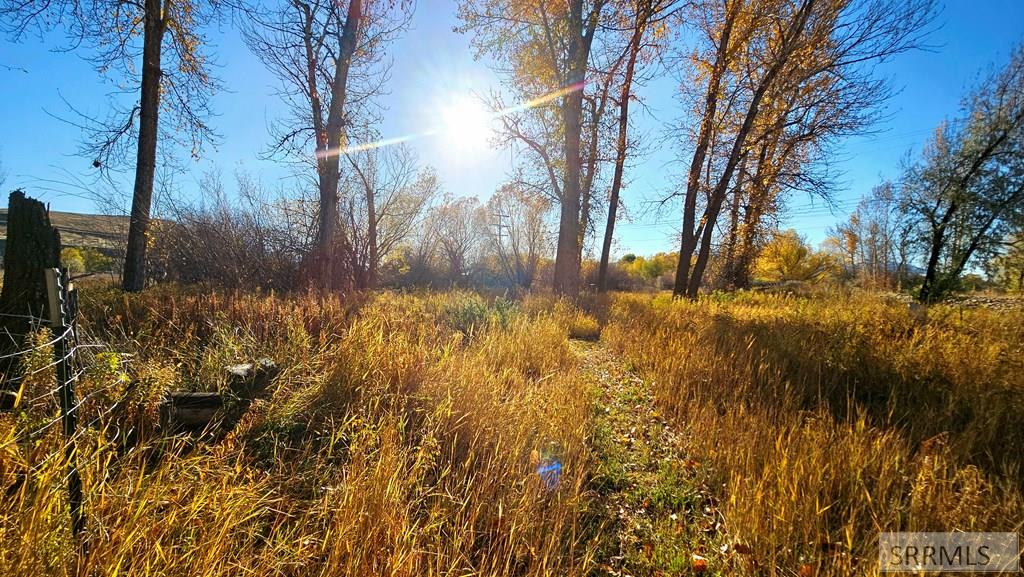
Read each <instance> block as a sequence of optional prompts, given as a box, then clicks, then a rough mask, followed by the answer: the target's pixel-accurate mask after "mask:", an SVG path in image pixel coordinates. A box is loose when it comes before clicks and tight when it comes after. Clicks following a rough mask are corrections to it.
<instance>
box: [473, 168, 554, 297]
mask: <svg viewBox="0 0 1024 577" xmlns="http://www.w3.org/2000/svg"><path fill="white" fill-rule="evenodd" d="M550 208H551V204H550V202H549V201H548V199H546V198H545V197H543V196H540V195H538V194H536V193H533V192H530V191H529V190H528V189H524V188H523V187H521V186H518V185H516V184H515V183H509V184H505V185H502V186H501V187H500V188H498V190H497V191H496V192H495V193H494V195H492V196H491V198H490V199H489V200H488V201H487V205H486V207H485V213H486V215H487V220H488V223H487V227H486V232H487V237H488V240H489V241H490V242H489V244H490V247H491V249H492V250H493V251H494V254H495V255H496V256H497V259H498V264H499V266H500V267H501V271H502V273H503V275H504V276H505V279H506V281H507V282H508V284H509V286H511V287H513V288H522V289H529V288H530V287H531V286H532V285H533V281H534V279H535V278H536V276H537V267H538V265H539V264H540V259H541V258H542V257H544V256H547V255H548V250H549V248H550V246H551V243H550V240H551V234H550V232H549V230H548V222H547V214H548V212H549V211H550Z"/></svg>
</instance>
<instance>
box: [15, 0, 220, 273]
mask: <svg viewBox="0 0 1024 577" xmlns="http://www.w3.org/2000/svg"><path fill="white" fill-rule="evenodd" d="M221 6H222V2H220V1H219V0H48V1H45V2H37V1H34V0H0V17H2V20H3V23H4V27H5V29H6V31H7V32H9V33H10V34H11V35H12V36H13V37H14V38H15V39H20V38H21V37H23V36H24V35H25V34H26V33H29V32H30V31H33V30H36V31H38V32H40V33H41V34H42V33H45V32H46V31H48V30H50V29H52V28H58V27H59V28H63V29H64V31H65V32H66V34H67V36H68V38H69V41H70V47H69V48H70V49H77V48H79V47H83V46H84V47H86V48H88V49H89V56H88V57H87V58H88V60H89V61H90V62H91V63H92V64H93V65H94V67H95V68H96V70H97V71H98V72H99V73H101V74H103V75H105V76H106V75H113V76H115V77H116V79H117V82H118V85H119V86H120V87H122V88H121V90H120V91H122V92H125V93H133V92H134V93H137V94H138V100H137V101H135V102H133V103H132V104H131V105H129V106H127V107H125V106H122V105H121V104H120V101H119V100H118V99H111V104H112V107H111V109H110V112H109V114H108V115H107V116H106V117H105V118H90V117H84V120H83V122H82V124H81V127H82V128H83V129H85V131H86V132H87V134H88V137H87V142H86V143H85V144H84V145H83V147H82V152H83V153H84V154H88V155H89V156H90V157H91V158H92V159H94V160H93V163H94V165H95V166H96V167H98V168H101V169H115V168H116V167H118V166H123V165H124V164H125V163H126V162H129V161H130V157H131V154H132V153H133V152H134V168H135V184H134V188H133V192H132V207H131V219H130V224H129V228H128V243H127V251H126V254H125V263H124V273H123V279H122V281H123V286H124V289H125V290H127V291H139V290H142V288H143V287H144V286H145V283H146V247H147V237H148V234H149V229H150V210H151V207H152V201H153V183H154V179H155V177H156V168H157V143H158V141H162V142H163V141H168V140H170V141H173V142H177V143H178V144H181V145H184V146H185V147H186V148H189V149H190V150H191V153H192V156H194V157H198V156H199V154H200V151H201V148H202V146H203V144H204V143H206V142H208V141H209V140H210V139H211V138H212V137H213V136H214V134H213V132H212V130H211V128H210V126H209V125H208V124H207V118H208V117H209V114H210V108H209V99H210V95H211V93H212V92H213V91H214V90H215V89H216V88H217V87H218V83H217V81H216V79H215V78H214V77H213V76H211V75H210V70H209V69H210V63H209V61H208V59H207V56H206V55H205V53H204V52H203V47H204V46H205V45H206V44H207V39H206V38H205V37H204V36H203V35H202V33H201V29H202V26H203V25H204V24H207V23H209V22H211V21H215V20H216V15H217V14H218V12H219V10H220V8H221Z"/></svg>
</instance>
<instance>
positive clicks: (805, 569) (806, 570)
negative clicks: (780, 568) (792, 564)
mask: <svg viewBox="0 0 1024 577" xmlns="http://www.w3.org/2000/svg"><path fill="white" fill-rule="evenodd" d="M800 577H814V567H813V566H811V564H810V563H804V564H803V565H801V566H800Z"/></svg>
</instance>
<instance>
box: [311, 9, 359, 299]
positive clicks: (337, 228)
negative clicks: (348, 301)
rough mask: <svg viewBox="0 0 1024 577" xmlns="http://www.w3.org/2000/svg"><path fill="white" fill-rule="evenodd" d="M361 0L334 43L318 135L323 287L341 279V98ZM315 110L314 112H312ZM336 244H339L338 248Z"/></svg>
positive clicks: (335, 285) (318, 253)
mask: <svg viewBox="0 0 1024 577" xmlns="http://www.w3.org/2000/svg"><path fill="white" fill-rule="evenodd" d="M361 2H362V0H350V1H349V5H348V12H347V14H346V17H345V25H344V27H343V28H342V31H341V37H340V38H339V46H338V58H337V59H336V60H335V64H334V82H333V83H332V85H331V103H330V107H329V108H328V112H327V122H326V124H325V126H324V131H325V132H326V133H327V137H326V139H323V138H322V141H323V145H324V147H325V149H324V150H322V151H319V154H318V156H319V159H318V160H319V162H318V163H317V168H318V172H319V175H318V176H319V194H320V215H319V221H318V223H317V224H318V229H317V246H316V250H315V253H316V258H315V259H314V260H315V262H317V263H318V264H319V270H318V271H317V272H318V273H319V277H320V278H319V282H320V287H321V288H324V289H338V288H342V285H343V284H344V282H345V279H344V278H342V277H343V276H344V275H343V271H342V270H340V269H341V267H340V266H339V265H340V264H341V261H342V258H343V257H344V255H343V254H339V252H342V250H339V248H340V249H344V244H345V239H344V238H343V234H342V231H341V222H340V220H339V217H338V178H339V156H340V155H341V153H342V148H344V146H345V144H346V143H345V124H346V119H345V100H346V98H347V97H348V73H349V68H350V67H351V66H352V57H353V55H354V54H355V51H356V46H357V39H358V36H359V27H360V24H361V21H362V18H363V12H362V3H361ZM316 113H317V112H314V115H315V114H316ZM339 245H341V246H340V247H339Z"/></svg>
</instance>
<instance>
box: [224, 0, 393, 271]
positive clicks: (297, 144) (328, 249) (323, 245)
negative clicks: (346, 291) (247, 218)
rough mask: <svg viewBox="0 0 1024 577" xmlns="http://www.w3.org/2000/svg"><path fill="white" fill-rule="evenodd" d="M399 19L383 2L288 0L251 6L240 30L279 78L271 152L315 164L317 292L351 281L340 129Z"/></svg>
mask: <svg viewBox="0 0 1024 577" xmlns="http://www.w3.org/2000/svg"><path fill="white" fill-rule="evenodd" d="M396 12H397V13H398V14H397V15H396V14H395V13H396ZM406 22H407V17H406V13H405V11H404V8H403V9H398V10H394V9H393V7H392V3H390V2H385V1H383V0H381V1H375V0H349V1H348V2H335V1H333V0H288V1H286V2H282V3H281V4H279V5H278V6H276V7H275V8H272V9H269V10H266V11H252V12H251V18H250V23H249V26H247V27H246V28H245V30H244V36H245V39H246V42H247V43H248V45H249V47H250V49H251V50H252V51H253V52H254V53H255V54H256V56H257V57H259V58H260V60H262V61H263V63H264V64H265V65H266V66H267V67H268V68H269V69H270V70H271V71H272V72H274V73H275V74H276V75H277V76H278V77H279V78H280V79H281V83H282V88H281V90H280V94H281V96H282V98H283V99H284V100H285V102H286V103H287V105H288V107H289V117H288V118H286V119H284V120H283V121H282V122H281V123H280V124H278V125H277V126H275V130H274V133H275V134H274V137H275V141H274V143H273V144H272V146H271V149H270V153H271V156H274V155H278V154H284V155H285V156H290V157H291V158H293V159H294V158H298V159H300V161H308V160H307V159H309V160H312V161H313V163H314V164H315V169H316V178H317V190H318V195H319V199H318V200H319V207H318V224H317V235H316V244H315V246H314V248H313V250H312V251H311V252H310V254H309V255H308V257H307V263H306V266H307V269H308V271H307V272H308V274H310V276H311V277H312V278H315V279H316V282H317V283H318V284H319V286H320V287H321V288H324V289H332V288H334V289H336V288H342V287H344V286H345V285H347V283H348V282H349V280H350V279H349V276H350V273H351V271H346V270H344V269H345V265H346V259H345V253H346V252H347V251H348V250H350V247H349V243H350V239H347V238H345V235H344V231H343V229H342V227H341V222H340V218H339V212H338V209H339V194H338V183H339V179H340V168H341V167H340V157H341V155H343V154H345V152H346V151H347V150H349V149H350V142H349V136H348V133H347V131H348V129H349V128H350V127H351V126H353V125H354V124H355V123H354V119H355V118H356V116H357V115H358V114H360V113H362V114H365V113H366V112H367V110H368V108H367V107H368V105H369V102H368V101H369V99H370V98H371V97H372V96H373V95H375V94H377V93H379V91H380V88H381V85H382V83H383V82H384V81H385V79H386V77H387V71H388V65H387V63H386V62H384V59H383V56H384V55H383V50H384V47H385V45H386V43H387V42H388V41H389V40H391V39H393V38H394V37H395V36H396V35H397V33H398V32H399V31H400V30H401V29H402V27H403V26H404V25H405V23H406ZM364 121H365V119H364ZM365 123H367V124H368V122H365ZM311 144H312V145H313V151H312V152H313V154H310V150H309V148H310V145H311Z"/></svg>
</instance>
